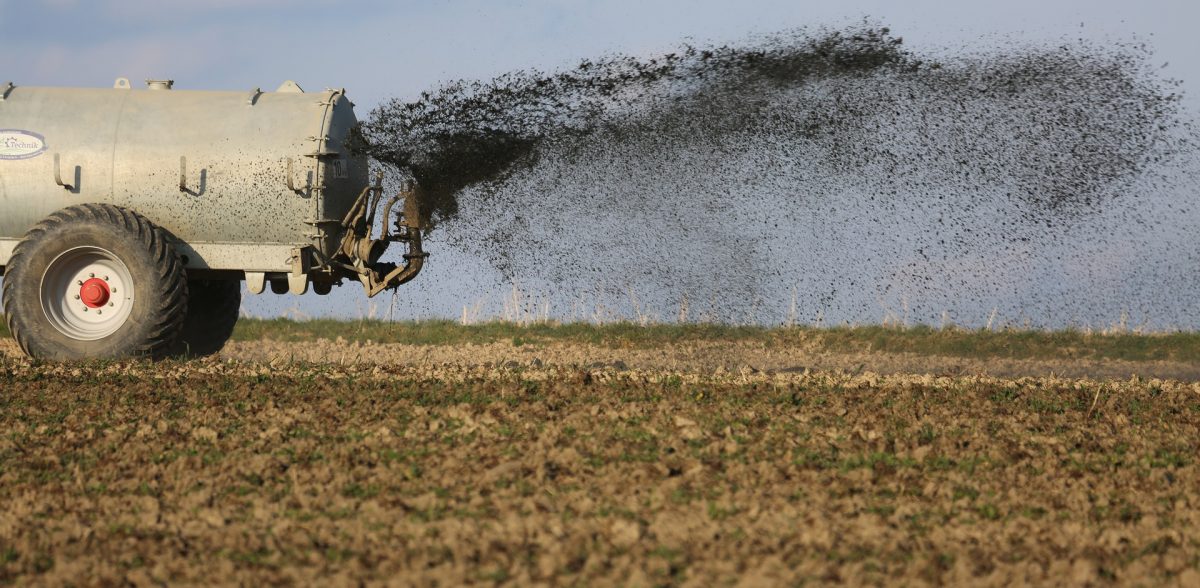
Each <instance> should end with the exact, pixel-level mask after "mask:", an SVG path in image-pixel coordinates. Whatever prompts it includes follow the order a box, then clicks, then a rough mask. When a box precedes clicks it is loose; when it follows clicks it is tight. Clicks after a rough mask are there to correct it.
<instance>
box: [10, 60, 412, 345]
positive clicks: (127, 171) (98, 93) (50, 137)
mask: <svg viewBox="0 0 1200 588" xmlns="http://www.w3.org/2000/svg"><path fill="white" fill-rule="evenodd" d="M172 86H173V82H172V81H170V80H150V81H147V87H146V88H145V89H134V88H133V87H132V85H131V84H130V82H129V80H127V79H124V78H121V79H118V80H117V81H116V83H115V84H114V86H113V87H112V88H103V89H84V88H32V87H23V86H16V85H14V84H12V83H7V84H4V85H3V86H0V275H2V276H3V279H4V286H3V299H4V304H3V308H4V313H5V317H6V320H7V322H8V327H9V330H10V331H11V332H12V335H13V337H14V338H15V339H16V340H17V342H18V343H19V344H20V346H21V349H23V350H24V351H25V352H26V353H27V354H29V355H30V356H33V357H37V358H46V359H56V360H71V359H82V358H119V357H134V356H142V357H154V358H159V357H165V356H174V355H205V354H211V353H215V352H216V351H218V350H219V349H220V348H221V346H222V345H224V343H225V341H226V340H228V338H229V336H230V334H231V333H232V331H233V327H234V324H235V323H236V322H237V319H238V312H239V307H240V304H241V292H242V288H241V283H242V282H243V281H244V282H245V283H246V287H247V289H248V290H249V291H250V292H252V293H255V294H258V293H262V292H263V291H264V290H265V289H267V288H270V289H271V290H272V291H273V292H275V293H277V294H286V293H289V292H290V293H292V294H303V293H305V292H307V291H308V290H309V289H310V288H311V289H312V290H313V291H314V292H316V293H317V294H328V293H329V292H330V290H331V288H332V287H333V286H335V285H340V284H342V283H343V282H344V281H347V280H349V281H352V282H358V283H360V284H362V286H363V288H364V289H365V291H366V294H367V295H368V296H375V295H377V294H379V293H380V292H382V291H384V290H388V289H392V288H396V287H398V286H400V285H401V284H404V283H406V282H408V281H409V280H411V279H413V278H414V277H415V276H416V275H417V273H418V272H420V271H421V267H422V264H423V262H424V260H425V258H426V254H425V253H424V251H423V250H422V247H421V233H422V226H421V220H420V219H421V215H420V214H419V209H418V206H419V204H418V195H417V191H416V188H415V187H413V186H411V185H409V186H406V188H405V189H402V190H401V191H400V193H399V194H397V195H395V196H391V197H389V198H388V199H387V200H386V201H384V196H385V195H384V191H383V187H382V176H381V175H379V174H376V175H375V176H374V177H371V175H370V171H369V169H368V162H367V159H366V158H365V157H364V156H362V155H360V154H358V153H357V152H356V150H354V149H353V148H352V145H351V141H352V136H353V134H354V128H355V126H356V124H357V119H356V118H355V115H354V104H353V103H352V102H351V101H350V100H349V99H348V98H347V97H346V93H345V91H344V90H325V91H323V92H304V91H303V90H302V89H301V88H300V87H299V86H298V85H297V84H295V83H293V82H290V81H289V82H285V83H284V84H283V85H281V86H280V87H279V88H278V89H276V90H275V91H274V92H263V91H261V90H260V89H257V88H255V89H253V90H248V91H244V92H210V91H184V90H175V89H172ZM377 217H378V218H377ZM393 243H399V244H401V245H402V246H403V247H405V252H404V254H403V256H402V257H398V258H397V262H396V263H391V262H385V261H383V256H384V253H385V251H386V250H387V249H388V248H389V246H390V245H391V244H393Z"/></svg>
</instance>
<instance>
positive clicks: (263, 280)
mask: <svg viewBox="0 0 1200 588" xmlns="http://www.w3.org/2000/svg"><path fill="white" fill-rule="evenodd" d="M246 289H247V290H249V291H250V293H251V294H262V293H263V291H264V290H266V289H267V274H266V273H264V272H246Z"/></svg>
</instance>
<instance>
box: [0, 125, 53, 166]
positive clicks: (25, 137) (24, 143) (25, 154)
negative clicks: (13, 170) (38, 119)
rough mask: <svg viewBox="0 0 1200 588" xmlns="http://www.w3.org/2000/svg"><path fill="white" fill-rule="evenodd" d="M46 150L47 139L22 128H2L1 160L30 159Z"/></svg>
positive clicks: (0, 134)
mask: <svg viewBox="0 0 1200 588" xmlns="http://www.w3.org/2000/svg"><path fill="white" fill-rule="evenodd" d="M44 151H46V139H45V137H42V136H41V135H39V134H37V133H34V132H30V131H22V130H21V129H0V160H2V159H10V160H11V159H29V158H31V157H37V156H39V155H41V154H42V153H43V152H44Z"/></svg>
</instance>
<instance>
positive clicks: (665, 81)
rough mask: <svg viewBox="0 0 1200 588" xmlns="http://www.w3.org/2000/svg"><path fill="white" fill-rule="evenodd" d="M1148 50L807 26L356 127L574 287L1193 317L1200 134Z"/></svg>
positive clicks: (393, 112) (484, 246) (452, 87)
mask: <svg viewBox="0 0 1200 588" xmlns="http://www.w3.org/2000/svg"><path fill="white" fill-rule="evenodd" d="M1150 60H1151V53H1150V52H1149V51H1148V50H1147V49H1145V48H1144V47H1142V46H1140V45H1138V44H1129V43H1116V44H1097V43H1089V42H1071V43H1066V44H1063V45H1055V46H1047V45H1020V44H1014V45H1009V46H1006V47H1005V48H1004V49H1002V50H998V49H988V48H977V49H960V50H958V51H954V52H946V51H942V52H938V53H936V54H930V55H922V54H918V53H916V52H914V51H911V50H909V49H907V48H906V46H905V45H904V44H903V43H902V42H901V39H900V38H898V37H896V36H894V35H892V34H891V33H890V32H889V31H888V29H886V28H875V27H861V28H855V29H851V30H837V31H815V32H814V31H799V32H790V33H785V34H777V35H771V36H767V37H761V38H755V39H751V40H748V41H746V42H743V43H741V44H735V45H724V46H712V47H705V46H693V45H688V46H684V47H682V48H681V49H680V50H678V51H676V52H673V53H667V54H664V55H660V56H657V57H652V58H634V57H628V56H620V55H610V56H606V57H603V58H599V59H591V60H585V61H583V62H581V63H580V64H579V65H578V66H576V67H574V68H573V69H567V70H562V71H558V72H551V73H545V72H540V71H532V70H530V71H518V72H512V73H509V74H505V75H502V76H499V77H497V78H495V79H493V80H490V81H474V82H472V81H456V82H450V83H446V84H444V85H442V86H440V87H438V88H436V89H433V90H431V91H428V92H426V93H423V94H422V95H421V96H420V97H419V98H418V99H417V100H414V101H404V100H393V101H390V102H387V103H385V104H383V105H382V106H380V107H379V108H377V109H376V110H375V111H373V112H372V113H371V115H370V116H369V118H368V119H367V120H366V121H365V123H364V124H363V125H362V127H361V136H362V138H363V142H362V145H363V147H362V148H363V149H365V150H366V151H367V153H368V154H369V155H371V156H372V157H373V158H374V159H376V160H378V161H380V162H383V163H384V164H387V165H390V166H393V167H395V168H397V169H399V170H401V171H402V172H403V173H406V174H408V175H411V176H412V177H414V178H415V179H416V180H417V181H418V183H419V184H420V185H421V186H422V187H423V188H424V190H425V193H426V203H425V206H426V213H427V214H428V215H429V216H430V220H431V221H432V222H433V223H434V224H435V226H436V227H437V230H436V231H435V233H438V232H440V233H442V235H441V239H442V240H443V242H444V243H445V244H446V245H448V246H451V247H455V248H457V249H459V250H462V251H465V252H466V253H468V254H470V255H473V256H476V257H479V258H483V259H486V260H488V262H489V263H490V265H491V266H492V267H494V268H495V269H496V271H497V272H498V273H499V275H500V276H502V280H503V281H509V282H515V283H520V284H523V285H524V286H525V287H526V288H529V289H533V290H537V291H541V292H548V293H549V295H548V296H549V297H550V299H552V300H553V302H554V305H555V306H556V307H557V308H560V309H566V308H568V307H571V306H574V307H576V308H578V306H579V305H580V303H581V301H582V302H583V303H584V305H585V306H588V307H589V308H592V309H595V308H601V307H604V308H607V309H609V312H611V313H613V314H614V315H615V316H624V317H625V318H635V317H634V316H633V315H636V317H637V318H646V317H651V318H655V319H659V320H669V319H674V318H683V319H685V320H716V321H736V322H781V321H798V322H819V321H822V320H825V321H838V322H841V321H851V322H878V321H880V320H883V321H884V322H889V321H894V322H938V321H946V320H950V321H954V322H958V323H964V324H976V325H981V324H982V323H983V322H984V321H985V320H986V321H987V322H989V323H991V322H993V321H995V320H996V317H997V315H999V316H1000V317H1003V320H1005V321H1007V322H1009V323H1011V322H1013V321H1023V320H1033V321H1034V322H1036V323H1038V324H1041V325H1048V326H1065V325H1070V324H1096V323H1099V322H1103V321H1105V320H1109V319H1114V320H1115V319H1116V318H1117V317H1118V316H1122V315H1134V316H1144V317H1150V318H1148V319H1147V320H1154V321H1158V322H1161V323H1163V326H1168V323H1170V325H1169V326H1186V325H1188V324H1196V319H1191V318H1187V317H1189V316H1190V314H1189V312H1188V310H1189V309H1191V310H1194V309H1196V308H1200V299H1198V298H1197V296H1196V295H1192V294H1186V293H1185V294H1180V292H1181V291H1196V290H1197V289H1196V288H1194V287H1193V286H1195V282H1196V280H1195V278H1194V277H1193V274H1194V273H1195V272H1194V268H1195V267H1197V266H1196V264H1195V261H1196V260H1197V258H1198V257H1200V247H1197V244H1196V243H1195V240H1193V239H1190V238H1188V234H1187V228H1186V227H1187V226H1188V225H1189V223H1190V224H1191V225H1194V223H1195V221H1196V220H1200V219H1197V216H1196V212H1195V211H1194V210H1193V209H1192V207H1191V205H1190V202H1189V201H1188V199H1187V196H1188V195H1190V194H1193V193H1195V187H1196V184H1197V182H1196V177H1197V175H1196V170H1197V169H1198V166H1197V159H1196V157H1195V153H1196V150H1195V148H1194V146H1195V144H1196V142H1195V140H1194V138H1193V134H1194V132H1193V130H1192V128H1191V126H1190V122H1189V121H1188V119H1187V117H1186V116H1185V114H1184V113H1183V111H1182V107H1181V104H1180V100H1179V97H1178V95H1177V94H1176V92H1175V83H1174V82H1172V81H1170V80H1165V79H1163V78H1161V77H1160V76H1159V75H1158V74H1157V69H1156V68H1155V67H1153V66H1152V64H1151V61H1150ZM1139 313H1140V315H1139ZM1189 320H1190V321H1191V322H1190V323H1189V322H1188V321H1189Z"/></svg>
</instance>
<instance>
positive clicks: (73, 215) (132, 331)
mask: <svg viewBox="0 0 1200 588" xmlns="http://www.w3.org/2000/svg"><path fill="white" fill-rule="evenodd" d="M78 247H102V248H103V249H105V250H106V251H108V252H110V253H111V254H112V255H114V256H115V257H117V258H119V259H120V261H121V263H123V264H125V267H126V268H128V270H129V273H130V277H131V278H132V281H133V302H132V305H133V306H132V309H131V310H130V311H129V313H130V314H129V316H128V317H127V318H126V319H125V321H124V322H123V323H122V324H121V326H120V327H119V328H118V329H117V330H116V331H114V332H113V333H111V334H109V335H108V336H106V337H103V338H101V339H97V340H93V341H86V340H80V339H77V338H74V337H71V336H69V335H67V334H65V333H64V332H62V331H60V330H59V329H58V328H57V327H55V326H54V324H53V323H52V322H51V321H50V319H49V318H48V317H47V315H46V311H45V310H43V307H42V298H41V287H42V280H43V273H44V272H45V271H46V269H47V268H49V267H50V266H51V264H52V262H53V261H54V260H56V259H58V257H59V256H60V255H62V254H63V253H65V252H67V251H70V250H72V249H75V248H78ZM6 274H7V275H6V276H5V277H4V313H5V315H6V318H7V321H8V328H9V331H11V332H12V335H13V337H14V338H15V339H16V340H17V343H18V344H19V345H20V346H21V349H22V350H24V351H25V353H27V354H28V355H30V356H32V357H35V358H39V359H50V360H66V361H69V360H79V359H95V358H101V359H116V358H126V357H149V358H156V359H157V358H161V357H163V356H165V355H166V354H167V351H168V350H169V348H170V347H171V345H172V344H173V343H174V342H175V338H176V337H177V336H178V334H179V330H180V328H181V327H182V326H183V319H184V316H186V314H187V302H188V289H187V273H186V271H185V270H184V266H183V261H182V260H181V259H180V258H179V255H178V253H177V252H176V251H175V249H174V247H172V246H171V244H170V242H169V241H168V238H167V233H166V232H165V231H164V230H163V229H161V228H159V227H157V226H155V225H154V224H153V223H151V222H150V221H149V220H146V219H145V218H144V217H142V216H141V215H139V214H137V213H135V212H133V211H130V210H127V209H124V208H120V207H117V206H112V205H109V204H81V205H78V206H72V207H70V208H65V209H63V210H60V211H58V212H55V213H54V214H52V215H50V216H49V217H47V218H46V219H45V220H43V221H42V222H40V223H38V224H37V225H35V226H34V227H33V228H32V229H30V230H29V232H28V233H26V234H25V237H24V239H22V241H21V242H20V243H18V244H17V246H16V248H15V249H14V250H13V254H12V258H11V259H10V260H9V262H8V267H7V268H6Z"/></svg>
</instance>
